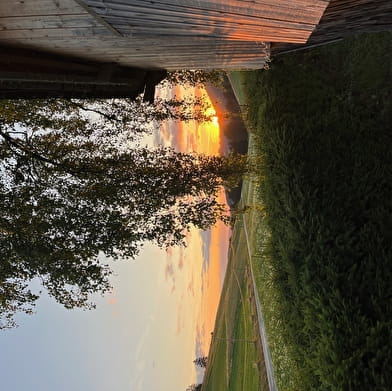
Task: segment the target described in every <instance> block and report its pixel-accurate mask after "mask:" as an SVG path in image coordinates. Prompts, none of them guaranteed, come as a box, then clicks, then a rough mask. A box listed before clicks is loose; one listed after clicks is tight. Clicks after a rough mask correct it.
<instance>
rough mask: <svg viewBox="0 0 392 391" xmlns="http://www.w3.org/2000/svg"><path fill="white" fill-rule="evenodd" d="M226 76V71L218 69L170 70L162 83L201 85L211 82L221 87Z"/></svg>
mask: <svg viewBox="0 0 392 391" xmlns="http://www.w3.org/2000/svg"><path fill="white" fill-rule="evenodd" d="M224 77H225V73H224V72H223V71H221V70H218V69H212V70H209V71H207V70H202V69H196V70H189V69H179V70H176V71H171V72H168V73H167V76H166V78H165V79H164V80H163V81H162V84H163V85H182V86H185V87H189V86H192V87H201V86H204V85H206V84H207V83H209V84H213V85H214V86H216V87H221V86H222V84H223V80H224Z"/></svg>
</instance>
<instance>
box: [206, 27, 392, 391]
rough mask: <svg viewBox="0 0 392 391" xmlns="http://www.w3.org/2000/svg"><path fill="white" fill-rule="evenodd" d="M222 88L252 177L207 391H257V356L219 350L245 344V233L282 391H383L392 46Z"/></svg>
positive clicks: (323, 52)
mask: <svg viewBox="0 0 392 391" xmlns="http://www.w3.org/2000/svg"><path fill="white" fill-rule="evenodd" d="M230 77H231V81H232V84H233V86H234V88H235V89H237V97H240V99H241V100H243V101H242V102H241V104H242V105H243V108H244V117H246V122H247V126H248V129H249V132H250V145H249V157H250V159H251V161H252V167H251V172H250V173H249V175H248V178H247V180H246V181H245V184H244V187H243V193H242V200H241V204H240V206H239V211H238V218H237V221H236V223H235V226H234V233H233V238H232V241H231V249H230V260H229V266H228V271H227V277H226V280H225V283H224V288H223V293H222V299H221V303H220V307H219V310H218V315H217V322H216V329H215V332H214V337H213V340H212V345H211V352H210V357H209V359H210V361H209V365H208V368H207V371H206V377H205V381H204V383H203V390H214V391H219V390H259V389H263V388H262V387H261V383H262V382H264V385H265V376H264V377H263V374H262V372H263V371H262V369H261V368H262V365H260V363H261V362H262V354H261V351H260V349H253V347H252V344H251V343H249V344H247V345H246V344H245V343H243V344H239V343H231V342H228V340H230V339H248V338H252V337H249V330H251V329H252V323H253V320H254V314H252V307H251V306H250V307H248V305H247V304H246V303H247V300H246V299H245V296H246V295H247V291H248V290H249V289H250V288H249V285H248V281H249V274H248V272H247V271H246V270H247V268H246V267H245V268H243V266H241V264H242V263H244V262H245V260H244V257H245V255H246V254H247V250H246V248H245V243H244V234H243V229H242V228H241V224H244V222H245V223H246V224H247V228H248V232H250V243H251V249H252V257H251V258H252V259H251V261H252V262H253V267H254V270H255V274H256V279H257V285H258V289H259V297H260V301H261V305H262V310H263V315H264V318H265V323H266V329H267V335H268V340H269V344H270V348H271V355H272V360H273V363H274V367H275V375H276V378H277V384H278V388H279V390H281V391H283V390H284V391H286V390H292V391H294V390H296V391H298V390H361V391H362V390H378V391H381V390H390V389H391V384H392V346H391V341H392V284H391V276H392V245H391V244H392V151H391V147H392V34H390V33H382V34H372V35H362V36H358V37H355V38H352V39H348V40H345V41H342V42H338V43H335V44H331V45H327V46H323V47H320V48H314V49H311V50H307V51H302V52H297V53H292V54H287V55H284V56H280V57H277V58H275V59H273V62H272V64H271V69H269V70H267V71H265V70H261V71H256V72H235V73H232V74H231V75H230ZM244 215H245V217H246V219H244V217H243V216H244ZM241 270H244V271H243V272H241ZM248 288H249V289H248ZM248 293H249V292H248ZM241 295H244V296H241ZM236 303H237V304H236ZM249 303H250V304H251V303H252V302H251V300H250V301H249ZM252 315H253V317H252ZM219 336H220V338H222V339H218V338H217V337H219ZM225 338H226V340H224V339H225ZM223 342H224V343H223ZM254 346H255V347H257V344H254ZM255 363H256V364H255ZM257 368H259V372H258V373H257V371H256V369H257ZM252 379H253V380H252ZM260 379H261V380H260ZM263 379H264V380H263ZM256 381H259V382H260V384H257V382H256Z"/></svg>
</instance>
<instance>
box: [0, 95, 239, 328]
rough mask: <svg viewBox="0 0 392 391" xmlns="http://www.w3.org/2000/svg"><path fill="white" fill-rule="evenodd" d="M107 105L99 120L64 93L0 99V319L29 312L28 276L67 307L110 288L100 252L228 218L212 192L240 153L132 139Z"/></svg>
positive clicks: (1, 323)
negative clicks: (216, 153)
mask: <svg viewBox="0 0 392 391" xmlns="http://www.w3.org/2000/svg"><path fill="white" fill-rule="evenodd" d="M93 109H94V110H95V108H94V107H93ZM82 110H83V109H82ZM100 110H101V108H100V109H99V111H100ZM96 111H98V109H97V110H96ZM109 112H110V111H105V115H103V116H101V119H100V121H101V122H102V123H103V125H102V126H100V121H98V123H96V122H94V119H93V118H89V117H83V116H80V115H79V114H80V112H79V111H77V112H75V111H74V109H73V108H72V107H70V106H69V105H68V104H64V103H63V102H62V101H54V100H52V101H48V102H47V104H46V105H45V104H44V102H43V101H37V102H30V101H26V103H25V106H24V105H23V104H22V103H21V102H20V101H18V102H9V101H3V102H2V104H1V105H0V173H1V175H0V205H1V210H0V256H1V261H0V262H1V263H0V313H1V315H0V328H6V327H12V326H14V325H15V322H14V318H13V316H14V314H15V313H16V312H18V311H22V312H26V313H31V311H32V308H33V305H34V302H35V301H36V300H37V298H38V296H37V295H36V294H33V293H32V292H31V291H30V289H29V282H30V281H31V280H33V279H35V278H38V279H39V280H40V281H41V282H42V284H43V285H44V287H46V289H47V291H48V293H49V294H50V295H51V296H52V297H54V298H55V299H56V300H57V301H58V302H60V303H62V304H63V305H64V306H66V307H67V308H74V307H82V308H90V307H91V306H93V305H92V304H91V303H90V302H89V299H88V298H89V295H90V294H91V293H94V292H100V293H105V292H107V291H108V290H109V289H110V285H109V282H108V276H109V275H110V273H111V271H110V268H109V266H108V265H106V264H102V262H101V261H100V258H99V256H98V255H99V254H100V253H102V254H105V255H106V256H108V257H113V258H119V257H123V258H133V257H135V256H136V254H137V253H138V250H139V249H140V247H141V246H142V245H143V243H144V242H145V241H152V242H154V243H156V244H158V245H159V246H172V245H177V244H182V243H184V238H185V235H186V232H187V231H188V230H189V227H190V226H191V225H194V226H196V227H199V228H202V229H206V228H208V227H209V226H211V225H212V224H214V223H215V222H216V221H217V220H218V219H222V220H227V214H226V211H225V207H224V206H223V205H221V204H219V203H218V202H217V201H216V193H217V191H218V189H219V187H220V186H221V185H222V184H223V183H225V182H226V181H228V182H233V183H234V182H235V181H236V180H238V179H239V178H240V176H241V174H242V172H243V171H244V168H245V165H244V161H243V159H242V158H241V157H237V156H232V157H231V158H228V159H226V158H223V157H209V156H203V155H197V154H184V153H175V152H174V151H173V150H172V149H167V148H157V149H154V150H149V149H147V148H145V147H134V148H131V144H130V140H133V133H132V132H131V133H132V134H130V131H129V129H128V128H127V126H124V127H121V124H120V123H119V122H118V119H116V120H115V122H110V120H109V119H108V123H106V122H105V121H104V118H106V117H108V116H110V114H109ZM99 115H100V114H99ZM116 124H117V125H116Z"/></svg>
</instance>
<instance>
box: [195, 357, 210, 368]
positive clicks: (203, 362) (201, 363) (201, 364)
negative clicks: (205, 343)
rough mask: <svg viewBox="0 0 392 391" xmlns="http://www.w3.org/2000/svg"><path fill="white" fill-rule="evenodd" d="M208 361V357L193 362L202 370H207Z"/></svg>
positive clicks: (198, 358)
mask: <svg viewBox="0 0 392 391" xmlns="http://www.w3.org/2000/svg"><path fill="white" fill-rule="evenodd" d="M207 361H208V357H207V356H202V357H197V358H196V359H195V360H193V363H194V364H195V365H197V366H199V367H201V368H205V367H206V366H207Z"/></svg>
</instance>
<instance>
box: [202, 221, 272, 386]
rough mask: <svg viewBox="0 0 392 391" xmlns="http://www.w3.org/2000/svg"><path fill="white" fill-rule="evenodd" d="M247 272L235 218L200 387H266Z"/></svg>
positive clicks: (239, 231) (246, 261)
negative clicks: (205, 366) (227, 260)
mask: <svg viewBox="0 0 392 391" xmlns="http://www.w3.org/2000/svg"><path fill="white" fill-rule="evenodd" d="M249 273H250V271H249V259H248V254H247V249H246V242H245V236H244V230H243V227H242V222H241V221H240V220H238V221H237V222H236V225H235V227H234V230H233V235H232V238H231V242H230V250H229V263H228V267H227V271H226V277H225V282H224V285H223V289H222V295H221V300H220V304H219V309H218V314H217V318H216V319H217V320H216V324H215V329H214V333H213V335H212V336H211V338H212V341H211V347H210V352H209V355H208V365H207V369H206V373H205V377H204V381H203V388H202V390H203V391H220V390H222V391H227V390H231V391H264V390H267V388H266V387H267V383H266V381H267V380H266V374H265V369H264V362H263V354H262V347H261V341H260V339H259V334H258V328H257V318H256V309H255V303H254V295H253V290H252V286H251V279H250V274H249Z"/></svg>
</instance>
